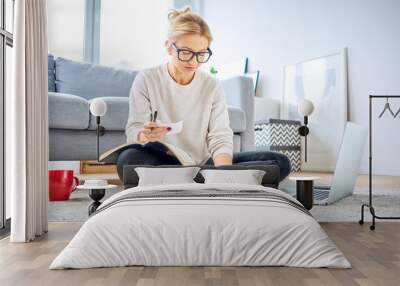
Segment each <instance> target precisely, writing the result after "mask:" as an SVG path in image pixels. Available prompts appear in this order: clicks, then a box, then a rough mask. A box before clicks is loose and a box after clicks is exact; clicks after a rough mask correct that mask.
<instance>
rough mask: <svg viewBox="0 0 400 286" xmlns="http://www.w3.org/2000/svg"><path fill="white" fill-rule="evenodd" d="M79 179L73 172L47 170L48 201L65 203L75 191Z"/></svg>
mask: <svg viewBox="0 0 400 286" xmlns="http://www.w3.org/2000/svg"><path fill="white" fill-rule="evenodd" d="M78 185H79V179H78V178H77V177H74V171H73V170H49V200H50V201H67V200H69V196H70V194H71V192H73V191H75V190H76V186H78Z"/></svg>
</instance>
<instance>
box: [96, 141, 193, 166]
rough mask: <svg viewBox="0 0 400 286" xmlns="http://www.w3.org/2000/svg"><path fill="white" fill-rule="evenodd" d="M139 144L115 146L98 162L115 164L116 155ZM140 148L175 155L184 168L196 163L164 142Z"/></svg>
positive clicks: (152, 143) (179, 150)
mask: <svg viewBox="0 0 400 286" xmlns="http://www.w3.org/2000/svg"><path fill="white" fill-rule="evenodd" d="M136 144H140V143H125V144H122V145H119V146H116V147H114V148H112V149H109V150H107V151H106V152H104V153H103V154H101V155H100V158H99V161H100V162H106V163H114V164H115V163H116V162H117V158H118V155H119V154H120V153H121V152H122V151H124V150H126V149H129V147H130V146H132V145H136ZM141 145H142V146H146V147H148V148H151V149H154V150H157V151H161V152H164V153H167V154H170V155H175V157H176V158H177V159H178V160H179V162H180V163H181V164H182V165H184V166H189V165H196V162H195V161H194V160H193V159H192V157H190V155H189V154H188V153H186V152H185V151H183V150H182V149H180V148H178V147H176V146H174V145H172V144H168V143H165V142H159V141H157V142H147V143H145V144H141Z"/></svg>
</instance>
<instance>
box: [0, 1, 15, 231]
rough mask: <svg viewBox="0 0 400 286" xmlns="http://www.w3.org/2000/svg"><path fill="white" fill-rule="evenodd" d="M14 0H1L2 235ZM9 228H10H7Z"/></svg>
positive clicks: (6, 205) (6, 214)
mask: <svg viewBox="0 0 400 286" xmlns="http://www.w3.org/2000/svg"><path fill="white" fill-rule="evenodd" d="M13 23H14V0H0V59H1V61H0V229H1V232H0V235H1V234H2V233H3V232H4V230H5V226H6V225H7V226H9V223H6V221H7V219H8V218H9V217H10V210H9V203H7V202H9V201H10V200H9V197H10V194H9V193H7V192H6V189H7V188H5V169H6V168H5V157H4V156H5V154H6V153H5V150H4V147H5V131H6V130H5V127H6V125H5V122H4V118H5V116H4V115H5V104H6V101H5V98H6V95H8V94H9V93H10V92H11V71H12V64H13V63H12V46H13V34H12V33H13V28H14V27H13ZM8 221H9V220H8ZM6 230H8V229H6Z"/></svg>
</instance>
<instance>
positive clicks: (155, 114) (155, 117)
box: [153, 110, 158, 122]
mask: <svg viewBox="0 0 400 286" xmlns="http://www.w3.org/2000/svg"><path fill="white" fill-rule="evenodd" d="M157 114H158V112H157V110H156V111H154V116H153V122H156V119H157Z"/></svg>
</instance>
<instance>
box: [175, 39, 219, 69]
mask: <svg viewBox="0 0 400 286" xmlns="http://www.w3.org/2000/svg"><path fill="white" fill-rule="evenodd" d="M171 46H173V47H174V49H175V50H176V52H177V53H178V59H179V60H180V61H182V62H190V61H191V60H192V59H193V57H194V56H196V61H197V62H198V63H200V64H204V63H206V62H208V61H209V59H210V58H211V56H212V51H211V50H210V48H207V51H206V52H193V51H192V50H189V49H180V48H178V47H177V46H176V45H175V43H172V45H171ZM180 52H189V53H191V54H192V56H191V57H190V58H189V59H187V60H182V59H181V58H180V57H179V54H180ZM205 53H208V54H209V57H208V58H207V60H206V61H204V62H201V61H199V55H200V54H205Z"/></svg>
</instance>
